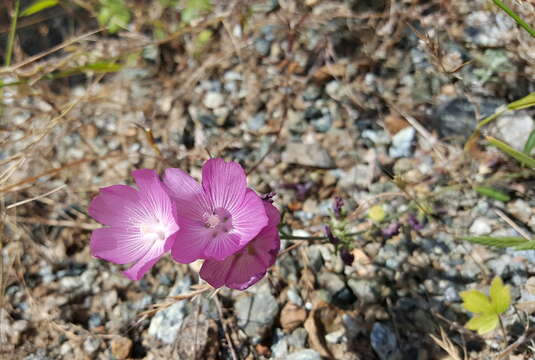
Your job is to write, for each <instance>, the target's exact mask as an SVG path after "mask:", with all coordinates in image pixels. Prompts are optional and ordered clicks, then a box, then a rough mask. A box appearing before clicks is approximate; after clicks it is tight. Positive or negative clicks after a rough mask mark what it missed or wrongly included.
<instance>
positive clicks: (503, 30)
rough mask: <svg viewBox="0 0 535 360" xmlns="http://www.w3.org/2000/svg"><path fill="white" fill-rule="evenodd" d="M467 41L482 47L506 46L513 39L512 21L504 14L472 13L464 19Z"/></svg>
mask: <svg viewBox="0 0 535 360" xmlns="http://www.w3.org/2000/svg"><path fill="white" fill-rule="evenodd" d="M465 23H466V25H467V26H466V28H465V30H464V31H465V35H466V37H467V38H468V39H467V40H468V41H469V42H471V43H474V44H476V45H481V46H484V47H501V46H505V45H507V44H508V43H509V42H510V41H511V40H512V39H513V37H514V33H513V32H512V31H511V30H512V29H513V28H514V26H515V25H514V21H513V20H512V19H511V18H510V17H509V16H507V14H505V13H504V12H501V11H499V12H496V13H494V12H490V11H474V12H471V13H470V14H468V16H467V17H466V19H465Z"/></svg>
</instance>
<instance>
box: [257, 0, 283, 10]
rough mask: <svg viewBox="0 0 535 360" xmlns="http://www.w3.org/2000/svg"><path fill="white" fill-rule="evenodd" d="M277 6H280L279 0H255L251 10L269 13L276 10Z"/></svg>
mask: <svg viewBox="0 0 535 360" xmlns="http://www.w3.org/2000/svg"><path fill="white" fill-rule="evenodd" d="M277 6H279V2H278V1H277V0H262V1H255V2H254V3H253V4H251V11H253V12H260V13H268V12H271V11H273V10H275V9H276V8H277Z"/></svg>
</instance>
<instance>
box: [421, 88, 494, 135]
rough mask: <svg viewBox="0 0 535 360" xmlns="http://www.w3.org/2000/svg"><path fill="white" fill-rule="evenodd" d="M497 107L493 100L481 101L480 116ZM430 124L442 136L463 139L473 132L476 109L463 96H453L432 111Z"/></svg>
mask: <svg viewBox="0 0 535 360" xmlns="http://www.w3.org/2000/svg"><path fill="white" fill-rule="evenodd" d="M497 107H498V104H497V103H496V102H494V101H486V102H483V103H482V104H481V106H480V112H481V116H488V115H491V114H492V113H493V112H494V110H495V109H496V108H497ZM432 120H433V121H432V122H431V124H432V126H433V127H434V128H435V129H436V130H437V131H438V133H439V134H440V135H441V136H442V137H447V138H459V139H461V140H463V141H464V140H465V139H467V138H468V136H470V134H472V133H473V131H474V130H475V128H476V125H477V119H476V111H475V108H474V105H472V104H471V103H470V102H469V101H468V100H466V99H465V98H453V99H451V100H449V101H447V102H445V103H443V104H441V105H440V106H439V107H438V108H437V109H436V110H435V113H434V116H433V119H432Z"/></svg>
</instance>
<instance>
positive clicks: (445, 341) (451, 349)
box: [429, 327, 466, 360]
mask: <svg viewBox="0 0 535 360" xmlns="http://www.w3.org/2000/svg"><path fill="white" fill-rule="evenodd" d="M429 336H430V337H431V339H433V341H434V342H435V343H436V344H437V345H438V346H440V347H441V348H442V350H444V351H445V352H446V353H447V354H448V355H449V356H450V357H451V358H452V359H453V360H463V359H462V358H461V355H460V354H459V350H458V349H457V347H455V345H454V344H453V342H452V341H451V340H450V338H449V337H448V335H447V334H446V332H445V331H444V329H443V328H442V327H440V338H439V337H438V336H436V335H433V334H429ZM465 359H466V356H465Z"/></svg>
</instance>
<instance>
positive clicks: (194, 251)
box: [171, 217, 212, 264]
mask: <svg viewBox="0 0 535 360" xmlns="http://www.w3.org/2000/svg"><path fill="white" fill-rule="evenodd" d="M178 220H179V221H178V223H179V226H180V230H179V231H178V232H177V234H176V240H175V243H174V245H173V247H172V248H171V255H172V257H173V259H174V260H175V261H178V262H180V263H183V264H188V263H190V262H193V261H195V260H197V259H201V258H203V254H204V249H205V248H206V246H207V244H208V242H209V241H210V240H212V234H211V233H210V232H208V231H207V229H206V227H205V226H204V224H203V223H202V222H200V221H195V220H193V219H188V218H184V217H179V219H178Z"/></svg>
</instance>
